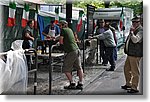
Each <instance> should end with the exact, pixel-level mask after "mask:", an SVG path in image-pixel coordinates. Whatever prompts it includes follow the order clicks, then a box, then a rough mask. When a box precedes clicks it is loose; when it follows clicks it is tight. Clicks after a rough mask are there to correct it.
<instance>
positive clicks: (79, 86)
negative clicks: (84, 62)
mask: <svg viewBox="0 0 150 102" xmlns="http://www.w3.org/2000/svg"><path fill="white" fill-rule="evenodd" d="M64 89H80V90H82V89H83V84H80V83H78V85H77V86H76V84H75V83H71V84H70V85H69V86H64Z"/></svg>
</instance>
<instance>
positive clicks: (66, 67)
mask: <svg viewBox="0 0 150 102" xmlns="http://www.w3.org/2000/svg"><path fill="white" fill-rule="evenodd" d="M73 68H75V69H76V70H81V69H82V66H81V53H80V50H79V49H77V50H75V51H72V52H69V53H67V54H66V55H65V58H64V64H63V72H72V70H73Z"/></svg>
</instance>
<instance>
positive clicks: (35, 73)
mask: <svg viewBox="0 0 150 102" xmlns="http://www.w3.org/2000/svg"><path fill="white" fill-rule="evenodd" d="M35 69H36V71H35V72H34V95H36V87H37V69H38V63H37V53H36V50H35Z"/></svg>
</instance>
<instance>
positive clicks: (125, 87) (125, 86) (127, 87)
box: [121, 85, 131, 90]
mask: <svg viewBox="0 0 150 102" xmlns="http://www.w3.org/2000/svg"><path fill="white" fill-rule="evenodd" d="M121 88H122V89H125V90H130V89H131V87H130V86H127V85H124V86H121Z"/></svg>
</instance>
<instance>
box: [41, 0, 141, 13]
mask: <svg viewBox="0 0 150 102" xmlns="http://www.w3.org/2000/svg"><path fill="white" fill-rule="evenodd" d="M43 1H45V2H46V3H49V4H63V5H65V4H66V0H43ZM68 1H69V0H68ZM70 1H72V2H73V7H79V8H83V9H84V10H85V11H86V9H87V8H86V5H87V4H90V5H92V6H95V7H96V8H105V3H106V2H109V1H110V7H112V6H117V7H122V6H123V7H129V8H131V9H133V11H134V15H139V14H142V13H143V0H70Z"/></svg>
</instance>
